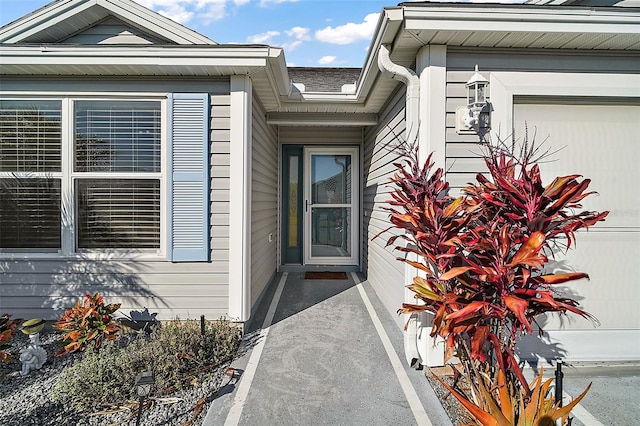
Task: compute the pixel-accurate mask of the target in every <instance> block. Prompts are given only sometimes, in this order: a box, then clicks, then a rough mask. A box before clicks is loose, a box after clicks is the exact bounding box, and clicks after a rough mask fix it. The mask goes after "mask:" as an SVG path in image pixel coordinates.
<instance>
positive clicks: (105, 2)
mask: <svg viewBox="0 0 640 426" xmlns="http://www.w3.org/2000/svg"><path fill="white" fill-rule="evenodd" d="M109 17H114V18H116V19H117V20H119V21H121V22H123V23H124V24H126V25H128V26H130V27H131V28H133V29H135V30H137V31H139V32H141V33H145V34H147V35H149V36H150V37H152V38H153V39H156V40H160V41H162V42H163V43H164V44H181V45H184V44H204V45H211V44H216V42H215V41H213V40H211V39H209V38H207V37H205V36H203V35H202V34H199V33H197V32H196V31H193V30H191V29H189V28H187V27H185V26H183V25H180V24H178V23H177V22H175V21H173V20H171V19H169V18H167V17H165V16H162V15H160V14H159V13H156V12H154V11H152V10H149V9H147V8H146V7H143V6H141V5H139V4H138V3H136V2H134V1H132V0H56V1H53V2H51V3H49V4H47V5H45V6H44V7H42V8H40V9H38V10H36V11H34V12H32V13H30V14H28V15H25V16H23V17H22V18H19V19H17V20H15V21H13V22H11V23H9V24H7V25H5V26H4V27H2V28H0V43H3V44H17V43H21V44H24V43H37V44H43V43H58V42H60V41H62V40H66V39H68V38H69V37H70V36H73V35H75V34H79V33H81V32H82V31H84V30H86V29H88V28H91V27H93V26H95V25H96V24H98V23H99V22H101V21H103V20H105V19H107V18H109Z"/></svg>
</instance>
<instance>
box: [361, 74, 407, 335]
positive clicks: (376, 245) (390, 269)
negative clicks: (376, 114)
mask: <svg viewBox="0 0 640 426" xmlns="http://www.w3.org/2000/svg"><path fill="white" fill-rule="evenodd" d="M402 89H403V90H401V91H400V92H398V93H396V94H395V95H394V96H393V97H392V98H391V99H390V101H389V103H388V104H387V106H386V108H385V109H384V110H383V111H382V112H381V113H380V120H379V124H378V126H376V127H374V128H371V129H368V130H367V131H366V133H365V143H364V150H363V151H364V153H363V157H364V158H363V163H364V166H363V172H362V175H363V179H364V182H363V188H364V189H363V191H364V194H363V217H362V220H363V221H364V226H363V228H364V229H363V234H362V238H363V241H362V249H363V272H364V273H365V274H366V276H367V279H368V281H369V282H370V283H371V285H372V286H373V288H374V289H375V291H376V293H377V295H378V297H379V298H380V300H381V301H382V303H383V304H384V305H385V307H386V308H387V309H388V310H389V312H390V313H391V314H392V316H393V317H394V318H396V321H397V323H398V325H399V326H402V325H403V320H402V317H400V316H398V315H397V314H396V312H397V311H398V309H399V308H401V307H402V303H403V301H404V294H405V288H404V286H405V285H406V284H408V283H407V282H406V279H405V265H404V263H402V262H400V261H398V260H396V257H398V256H401V255H402V253H399V252H396V251H394V250H392V247H385V245H386V243H387V240H388V239H389V237H390V236H391V235H392V234H393V233H397V231H395V230H391V231H390V232H388V233H385V234H383V235H381V236H379V237H378V238H376V239H373V237H374V236H375V235H377V234H378V233H379V232H380V231H382V230H384V229H386V228H388V227H389V225H390V224H391V223H390V222H389V213H388V212H387V211H384V210H382V207H383V206H385V205H386V203H385V202H386V201H387V200H388V199H390V198H391V197H390V195H389V190H390V187H389V186H388V184H389V177H391V176H392V175H393V172H394V171H395V167H394V166H393V163H394V162H396V161H397V160H398V155H397V154H396V153H394V152H392V151H391V150H390V148H391V147H392V146H393V145H394V143H396V142H397V141H398V140H399V139H400V140H402V138H403V137H404V131H405V126H406V123H405V92H404V86H402ZM397 242H398V243H401V240H398V241H397Z"/></svg>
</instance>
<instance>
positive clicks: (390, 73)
mask: <svg viewBox="0 0 640 426" xmlns="http://www.w3.org/2000/svg"><path fill="white" fill-rule="evenodd" d="M378 68H380V71H381V72H382V75H384V76H386V77H390V78H392V79H394V80H398V81H401V82H402V83H404V84H405V85H406V86H407V93H406V107H405V121H406V127H407V136H406V141H407V142H408V143H409V144H417V143H418V129H419V124H420V121H419V117H420V78H419V77H418V75H417V74H416V73H415V72H414V71H413V70H411V69H409V68H406V67H403V66H401V65H398V64H395V63H393V62H391V58H389V47H388V46H387V45H384V44H383V45H381V46H380V49H379V50H378ZM418 160H419V159H418ZM404 275H405V277H406V278H409V277H414V276H415V275H417V271H416V270H415V268H413V267H411V266H409V265H408V264H405V274H404ZM404 300H405V301H407V302H408V303H415V299H414V298H413V293H411V291H409V290H408V289H407V288H405V290H404ZM405 317H408V318H406V319H407V330H406V332H405V333H404V354H405V357H406V360H407V363H408V364H409V365H411V366H413V367H417V366H418V365H419V364H424V362H423V360H422V358H421V357H420V353H419V352H418V326H419V321H418V316H417V315H415V314H414V315H411V316H409V315H405Z"/></svg>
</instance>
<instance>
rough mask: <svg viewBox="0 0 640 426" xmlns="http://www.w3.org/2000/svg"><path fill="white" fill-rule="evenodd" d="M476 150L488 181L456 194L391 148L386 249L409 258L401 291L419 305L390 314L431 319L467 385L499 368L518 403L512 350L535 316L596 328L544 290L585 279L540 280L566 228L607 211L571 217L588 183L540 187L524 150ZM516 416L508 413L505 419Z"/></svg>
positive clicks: (572, 305) (563, 180) (521, 382)
mask: <svg viewBox="0 0 640 426" xmlns="http://www.w3.org/2000/svg"><path fill="white" fill-rule="evenodd" d="M482 146H483V148H484V149H485V153H484V160H485V163H486V165H487V169H488V171H489V177H487V176H485V175H483V174H478V175H477V177H476V180H477V182H476V183H475V184H471V185H469V186H467V187H466V188H464V189H463V190H462V195H461V196H459V197H453V196H451V195H449V193H448V192H449V184H448V182H446V181H445V179H444V172H443V170H442V169H437V170H433V161H432V159H431V156H429V158H428V159H427V161H426V162H425V163H424V166H421V164H420V163H419V161H418V158H417V150H416V149H415V148H413V147H407V146H401V147H400V149H401V152H402V154H403V162H401V163H397V164H395V166H396V169H397V172H396V173H395V174H394V176H393V178H391V182H392V184H393V186H394V187H395V188H394V190H393V192H392V193H391V196H392V197H393V199H392V200H389V201H388V203H389V204H390V207H388V208H386V210H388V211H389V212H390V221H391V223H392V226H391V227H390V228H388V229H391V228H399V229H401V230H404V231H406V232H405V233H403V234H400V235H394V236H392V237H391V238H389V240H388V242H387V245H394V244H395V243H396V241H397V240H398V239H402V240H405V241H406V243H408V244H405V245H397V246H396V247H395V248H396V250H398V251H400V252H404V253H412V254H414V255H415V256H417V259H418V260H417V261H415V260H411V259H409V258H405V257H399V258H398V259H399V260H401V261H403V262H406V263H408V264H410V265H412V266H414V267H416V268H417V269H419V270H420V271H421V272H422V275H423V276H416V277H415V278H414V279H413V283H411V284H410V285H408V286H407V287H408V288H409V289H410V290H411V291H413V292H414V293H415V298H416V299H418V300H419V301H420V303H415V304H403V306H402V309H401V310H400V312H403V313H408V314H413V313H419V312H424V311H426V312H429V313H431V314H433V315H434V319H433V328H432V336H440V337H442V338H443V339H444V340H445V342H446V348H447V358H449V357H450V356H452V355H453V354H455V355H457V356H458V357H459V358H460V360H461V362H462V365H463V367H464V370H465V374H466V376H467V378H468V380H470V381H471V382H473V383H474V384H475V386H476V387H478V386H480V384H482V383H483V382H484V377H486V375H487V374H488V375H489V377H495V376H494V374H495V371H496V370H499V371H500V372H501V373H500V374H502V375H503V376H504V381H505V383H507V385H508V386H510V387H512V388H513V390H514V391H513V393H512V394H510V395H513V396H517V397H518V398H519V397H520V396H519V395H520V394H519V389H522V391H523V392H524V395H526V397H525V399H526V398H530V397H531V394H532V393H531V389H530V388H529V385H528V383H527V381H526V379H525V378H524V375H523V373H522V371H521V369H520V367H519V365H518V362H517V359H516V357H515V355H514V353H515V346H516V343H517V340H518V339H519V337H521V336H522V335H523V334H526V333H532V332H533V327H532V325H533V324H534V323H535V317H536V316H538V315H540V314H543V313H546V312H556V313H559V314H566V313H567V312H572V313H575V314H578V315H580V316H583V317H585V318H589V319H591V320H592V321H594V322H596V321H597V320H596V319H595V318H593V317H592V316H591V315H589V314H588V313H586V312H584V311H583V310H582V309H580V308H579V306H578V303H577V302H576V301H575V300H573V299H570V298H565V297H562V296H561V295H559V294H558V293H557V292H556V291H555V290H554V288H553V286H554V285H556V284H559V283H564V282H567V281H572V280H577V279H581V278H588V275H587V274H586V273H583V272H572V273H563V274H553V273H548V272H547V271H546V270H545V266H546V265H547V263H548V261H549V256H553V255H555V253H557V252H558V251H562V250H566V249H569V248H570V247H571V245H572V244H574V243H575V231H577V230H578V229H581V228H586V227H589V226H592V225H594V224H595V223H597V222H599V221H602V220H604V219H605V217H606V216H607V214H608V212H603V213H598V212H590V211H580V212H576V210H579V209H581V205H580V202H581V200H583V199H584V198H585V197H586V196H588V195H589V194H591V193H590V192H585V191H586V189H587V187H588V186H589V183H590V181H589V179H583V180H580V176H578V175H569V176H562V177H557V178H555V179H554V180H553V181H552V182H551V183H549V184H547V185H543V183H542V179H541V176H540V170H539V167H538V165H537V161H539V160H540V156H539V155H540V154H539V152H538V149H537V148H536V147H535V146H534V145H533V144H528V143H527V142H526V141H525V142H524V143H523V144H522V146H521V147H520V148H516V144H515V143H514V144H511V145H507V144H506V143H503V142H499V143H498V144H496V145H491V144H484V145H482ZM388 229H387V230H385V231H388ZM385 231H383V232H385ZM538 328H540V327H538ZM540 332H542V330H540ZM482 395H483V393H482V392H480V393H476V395H475V396H476V398H478V397H479V398H481V397H482ZM488 403H489V402H487V404H488ZM502 403H504V404H508V403H509V402H507V401H502ZM511 403H513V401H512V402H511ZM480 405H482V404H480ZM516 406H517V405H516ZM472 414H473V413H472ZM524 415H526V412H525V411H520V410H519V409H517V410H516V415H515V418H514V420H516V421H519V420H518V419H519V418H520V416H524ZM514 424H517V423H514Z"/></svg>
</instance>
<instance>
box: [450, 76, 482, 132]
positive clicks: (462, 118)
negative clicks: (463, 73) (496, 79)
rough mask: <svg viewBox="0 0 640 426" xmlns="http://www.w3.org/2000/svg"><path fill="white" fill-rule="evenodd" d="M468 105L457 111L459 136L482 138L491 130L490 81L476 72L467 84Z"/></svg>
mask: <svg viewBox="0 0 640 426" xmlns="http://www.w3.org/2000/svg"><path fill="white" fill-rule="evenodd" d="M465 87H466V88H467V105H466V106H463V107H458V109H456V131H457V132H458V134H473V133H476V134H478V135H480V136H482V135H483V134H484V133H486V132H487V131H488V130H489V128H490V118H491V104H490V103H489V99H488V98H487V88H488V87H489V80H487V79H486V78H484V77H483V76H482V74H480V73H479V72H478V66H477V65H476V71H475V73H474V74H473V76H472V77H471V78H470V79H469V81H467V83H466V84H465Z"/></svg>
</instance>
